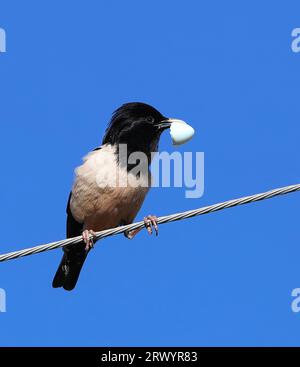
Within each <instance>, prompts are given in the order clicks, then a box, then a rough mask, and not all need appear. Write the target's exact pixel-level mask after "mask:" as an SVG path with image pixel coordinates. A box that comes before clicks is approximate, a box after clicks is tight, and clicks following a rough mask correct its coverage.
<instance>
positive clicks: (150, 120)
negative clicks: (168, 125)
mask: <svg viewBox="0 0 300 367" xmlns="http://www.w3.org/2000/svg"><path fill="white" fill-rule="evenodd" d="M146 120H147V121H148V122H152V123H153V122H154V117H153V116H148V117H147V118H146Z"/></svg>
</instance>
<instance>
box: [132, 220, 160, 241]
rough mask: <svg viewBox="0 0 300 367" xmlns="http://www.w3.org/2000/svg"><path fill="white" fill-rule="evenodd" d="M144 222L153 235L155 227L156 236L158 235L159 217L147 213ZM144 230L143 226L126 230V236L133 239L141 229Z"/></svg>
mask: <svg viewBox="0 0 300 367" xmlns="http://www.w3.org/2000/svg"><path fill="white" fill-rule="evenodd" d="M144 223H145V227H146V229H147V232H148V233H149V234H150V235H151V234H152V233H153V229H152V227H153V228H154V230H155V234H156V236H158V223H157V217H156V216H155V215H147V217H144ZM141 230H142V228H138V229H134V230H132V231H126V232H125V236H126V237H127V238H128V239H130V240H131V239H133V237H135V236H136V235H137V234H138V233H139V232H140V231H141Z"/></svg>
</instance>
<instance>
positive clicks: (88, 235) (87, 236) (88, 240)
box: [82, 229, 96, 251]
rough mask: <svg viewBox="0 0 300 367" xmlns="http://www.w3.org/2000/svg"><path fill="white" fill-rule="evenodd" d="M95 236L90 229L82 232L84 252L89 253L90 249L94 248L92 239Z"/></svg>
mask: <svg viewBox="0 0 300 367" xmlns="http://www.w3.org/2000/svg"><path fill="white" fill-rule="evenodd" d="M95 236H96V233H95V232H94V231H93V230H92V229H90V230H88V229H85V230H84V231H83V232H82V238H83V241H84V243H85V251H89V250H90V249H92V248H94V244H95V242H94V237H95Z"/></svg>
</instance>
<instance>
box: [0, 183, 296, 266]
mask: <svg viewBox="0 0 300 367" xmlns="http://www.w3.org/2000/svg"><path fill="white" fill-rule="evenodd" d="M295 191H300V184H297V185H291V186H285V187H281V188H278V189H274V190H270V191H267V192H263V193H260V194H255V195H250V196H245V197H242V198H239V199H234V200H229V201H224V202H222V203H217V204H214V205H209V206H205V207H202V208H198V209H193V210H188V211H186V212H182V213H176V214H171V215H166V216H163V217H159V218H158V220H157V223H159V224H163V223H170V222H175V221H177V220H181V219H187V218H191V217H195V216H198V215H203V214H208V213H212V212H216V211H218V210H223V209H227V208H232V207H234V206H238V205H244V204H248V203H252V202H255V201H260V200H265V199H269V198H272V197H274V196H279V195H284V194H289V193H292V192H295ZM144 226H145V223H144V222H143V221H141V222H136V223H132V224H128V225H126V226H120V227H116V228H111V229H106V230H104V231H100V232H97V233H96V236H95V240H100V239H102V238H105V237H108V236H112V235H116V234H119V233H123V232H125V231H128V230H134V229H138V228H142V227H144ZM80 242H82V236H78V237H73V238H68V239H65V240H61V241H56V242H52V243H48V244H46V245H40V246H35V247H31V248H27V249H24V250H20V251H14V252H10V253H7V254H3V255H0V262H1V261H7V260H12V259H16V258H19V257H24V256H28V255H33V254H38V253H40V252H44V251H48V250H54V249H57V248H59V247H64V246H67V245H76V244H78V243H80Z"/></svg>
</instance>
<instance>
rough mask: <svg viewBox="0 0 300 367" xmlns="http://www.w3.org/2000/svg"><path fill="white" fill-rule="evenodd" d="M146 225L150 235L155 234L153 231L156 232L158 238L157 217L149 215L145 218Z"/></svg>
mask: <svg viewBox="0 0 300 367" xmlns="http://www.w3.org/2000/svg"><path fill="white" fill-rule="evenodd" d="M144 223H145V227H146V229H147V231H148V233H149V234H152V233H153V229H152V227H153V228H154V230H155V234H156V236H158V225H157V217H156V216H155V215H147V217H144Z"/></svg>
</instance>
